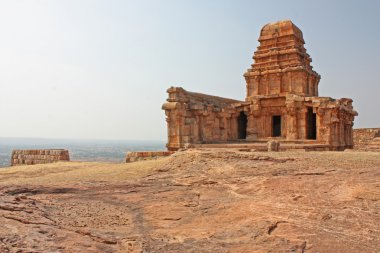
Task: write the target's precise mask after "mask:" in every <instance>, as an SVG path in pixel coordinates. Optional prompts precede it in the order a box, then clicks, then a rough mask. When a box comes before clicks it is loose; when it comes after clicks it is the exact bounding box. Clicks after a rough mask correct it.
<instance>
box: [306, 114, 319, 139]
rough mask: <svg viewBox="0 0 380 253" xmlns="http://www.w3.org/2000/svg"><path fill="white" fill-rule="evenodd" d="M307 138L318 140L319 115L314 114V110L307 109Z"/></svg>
mask: <svg viewBox="0 0 380 253" xmlns="http://www.w3.org/2000/svg"><path fill="white" fill-rule="evenodd" d="M307 138H308V139H309V140H316V139H317V114H316V113H313V108H311V107H309V108H307Z"/></svg>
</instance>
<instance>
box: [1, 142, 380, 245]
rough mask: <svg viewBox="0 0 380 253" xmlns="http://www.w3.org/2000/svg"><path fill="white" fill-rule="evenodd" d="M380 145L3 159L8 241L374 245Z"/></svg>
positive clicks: (4, 237) (379, 239)
mask: <svg viewBox="0 0 380 253" xmlns="http://www.w3.org/2000/svg"><path fill="white" fill-rule="evenodd" d="M379 169H380V153H376V152H353V151H352V152H322V153H318V152H306V153H305V152H286V153H281V152H280V153H278V152H275V153H262V152H249V151H248V152H247V151H237V150H236V149H235V150H220V149H216V150H214V149H202V150H188V151H184V152H177V153H175V154H173V155H172V156H170V157H166V158H162V159H159V160H153V161H140V162H135V163H129V164H105V163H104V164H102V163H62V164H50V165H33V166H29V167H28V168H23V167H12V168H9V169H4V170H1V171H0V222H1V224H2V226H1V227H0V252H376V251H377V250H378V249H379V248H380V236H379V235H380V229H379V228H380V212H379V210H380V180H379V179H380V173H379Z"/></svg>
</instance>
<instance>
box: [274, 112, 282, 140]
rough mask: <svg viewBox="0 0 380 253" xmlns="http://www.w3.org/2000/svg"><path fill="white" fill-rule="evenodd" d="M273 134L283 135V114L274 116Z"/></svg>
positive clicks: (275, 135)
mask: <svg viewBox="0 0 380 253" xmlns="http://www.w3.org/2000/svg"><path fill="white" fill-rule="evenodd" d="M272 136H273V137H279V136H281V116H273V117H272Z"/></svg>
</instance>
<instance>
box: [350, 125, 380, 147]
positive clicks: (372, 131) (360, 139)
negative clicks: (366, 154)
mask: <svg viewBox="0 0 380 253" xmlns="http://www.w3.org/2000/svg"><path fill="white" fill-rule="evenodd" d="M375 137H380V128H358V129H354V149H357V150H365V149H366V147H367V146H368V144H369V143H370V142H371V141H372V140H373V139H374V138H375Z"/></svg>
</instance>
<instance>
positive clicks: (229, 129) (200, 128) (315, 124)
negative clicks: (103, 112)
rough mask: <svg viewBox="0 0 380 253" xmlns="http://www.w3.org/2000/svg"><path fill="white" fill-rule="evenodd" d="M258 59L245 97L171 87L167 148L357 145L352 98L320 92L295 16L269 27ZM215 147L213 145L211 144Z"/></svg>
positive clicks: (246, 75)
mask: <svg viewBox="0 0 380 253" xmlns="http://www.w3.org/2000/svg"><path fill="white" fill-rule="evenodd" d="M259 42H260V45H259V46H258V48H257V51H256V52H255V53H254V55H253V60H254V63H253V64H252V65H251V67H250V68H249V69H248V70H247V72H245V73H244V78H245V81H246V92H247V95H246V98H245V101H238V100H234V99H227V98H221V97H217V96H210V95H205V94H201V93H195V92H189V91H186V90H185V89H183V88H181V87H171V88H169V89H168V90H167V92H168V93H169V98H168V99H167V102H166V103H165V104H164V105H163V106H162V109H163V110H165V113H166V116H167V118H166V120H167V125H168V143H167V148H168V150H172V151H174V150H178V149H180V148H187V147H197V146H199V147H201V146H202V145H205V144H208V145H211V144H214V145H217V144H218V145H219V146H218V147H221V146H223V145H221V144H225V145H226V146H227V145H229V144H233V143H252V144H254V143H266V142H267V141H268V140H272V139H274V140H278V141H279V142H280V143H281V146H282V145H283V144H285V146H286V144H289V145H290V144H291V146H292V147H296V146H297V145H301V146H302V145H303V146H308V147H316V148H315V150H344V149H346V148H352V147H353V138H352V136H353V134H352V127H353V120H354V117H355V116H357V115H358V114H357V112H356V111H354V110H353V107H352V99H349V98H341V99H333V98H330V97H319V96H318V85H319V81H320V79H321V77H320V75H319V74H318V73H317V72H315V71H314V70H313V67H312V66H311V65H310V63H311V58H310V55H309V54H308V53H307V52H306V49H305V47H304V44H305V42H304V39H303V35H302V32H301V30H300V29H299V28H298V27H297V26H296V25H294V24H293V23H292V22H291V21H290V20H285V21H279V22H275V23H270V24H267V25H265V26H264V27H263V28H262V29H261V32H260V37H259ZM211 146H212V145H211Z"/></svg>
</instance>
